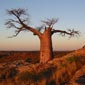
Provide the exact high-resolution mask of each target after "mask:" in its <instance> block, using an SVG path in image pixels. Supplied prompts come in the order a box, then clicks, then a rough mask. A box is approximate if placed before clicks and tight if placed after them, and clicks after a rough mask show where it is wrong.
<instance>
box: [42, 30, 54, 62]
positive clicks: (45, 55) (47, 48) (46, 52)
mask: <svg viewBox="0 0 85 85" xmlns="http://www.w3.org/2000/svg"><path fill="white" fill-rule="evenodd" d="M52 58H53V49H52V40H51V29H47V30H45V32H44V33H43V34H42V37H41V39H40V63H46V62H47V61H49V60H51V59H52Z"/></svg>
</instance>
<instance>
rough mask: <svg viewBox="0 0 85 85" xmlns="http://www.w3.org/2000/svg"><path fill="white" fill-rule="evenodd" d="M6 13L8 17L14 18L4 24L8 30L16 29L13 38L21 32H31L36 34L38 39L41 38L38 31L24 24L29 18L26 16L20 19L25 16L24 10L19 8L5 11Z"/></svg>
mask: <svg viewBox="0 0 85 85" xmlns="http://www.w3.org/2000/svg"><path fill="white" fill-rule="evenodd" d="M7 13H8V14H9V15H14V16H15V18H14V19H9V20H8V21H7V22H6V23H5V25H7V27H8V28H16V29H17V31H16V34H15V35H14V37H15V36H17V35H18V34H19V33H20V32H21V31H23V30H29V31H31V32H33V34H36V35H38V36H39V37H40V36H41V33H40V32H39V31H38V30H36V29H34V28H32V27H30V26H28V25H27V23H26V22H27V21H28V20H29V18H27V17H26V16H24V17H22V16H23V15H27V13H26V10H24V9H20V8H19V9H12V10H7Z"/></svg>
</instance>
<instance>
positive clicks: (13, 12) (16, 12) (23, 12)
mask: <svg viewBox="0 0 85 85" xmlns="http://www.w3.org/2000/svg"><path fill="white" fill-rule="evenodd" d="M7 13H8V14H9V15H15V16H18V17H20V16H21V15H27V13H26V10H25V9H21V8H19V9H11V10H7Z"/></svg>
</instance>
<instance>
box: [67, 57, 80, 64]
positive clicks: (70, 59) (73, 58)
mask: <svg viewBox="0 0 85 85" xmlns="http://www.w3.org/2000/svg"><path fill="white" fill-rule="evenodd" d="M66 60H67V61H68V62H69V63H72V62H77V61H80V58H79V57H77V56H74V55H72V56H70V57H68V58H66Z"/></svg>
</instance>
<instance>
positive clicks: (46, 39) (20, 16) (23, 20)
mask: <svg viewBox="0 0 85 85" xmlns="http://www.w3.org/2000/svg"><path fill="white" fill-rule="evenodd" d="M7 13H8V14H9V15H13V17H14V18H13V17H12V19H8V20H7V22H6V23H5V25H7V27H8V28H15V29H16V31H15V35H13V36H12V37H16V36H17V35H18V34H19V33H20V32H21V31H27V30H28V31H30V32H32V33H33V35H36V36H38V38H39V40H40V63H46V62H48V61H49V60H51V59H53V48H52V35H53V34H54V33H60V34H61V35H63V36H65V35H69V36H70V37H72V36H75V35H78V34H79V32H78V31H75V30H73V29H72V30H71V29H69V30H67V31H64V30H56V29H54V28H53V25H54V24H55V23H57V21H58V19H55V18H52V19H47V20H46V21H42V22H43V23H44V25H43V26H41V27H38V28H37V27H36V28H34V27H31V26H30V25H29V24H28V23H29V18H28V17H29V16H28V14H27V13H26V10H25V9H21V8H19V9H11V10H7ZM42 29H43V31H41V30H42Z"/></svg>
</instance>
